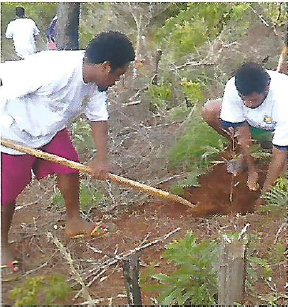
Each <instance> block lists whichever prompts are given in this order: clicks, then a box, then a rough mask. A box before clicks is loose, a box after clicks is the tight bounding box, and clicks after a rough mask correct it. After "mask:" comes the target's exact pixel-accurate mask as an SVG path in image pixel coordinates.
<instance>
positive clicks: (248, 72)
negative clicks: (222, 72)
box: [202, 63, 288, 205]
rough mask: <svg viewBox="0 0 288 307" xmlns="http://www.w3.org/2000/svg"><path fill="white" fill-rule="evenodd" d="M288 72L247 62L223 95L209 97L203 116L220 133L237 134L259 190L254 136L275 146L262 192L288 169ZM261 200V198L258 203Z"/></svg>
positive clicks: (252, 184)
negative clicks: (213, 97) (214, 98)
mask: <svg viewBox="0 0 288 307" xmlns="http://www.w3.org/2000/svg"><path fill="white" fill-rule="evenodd" d="M287 89H288V76H287V75H284V74H281V73H278V72H275V71H271V70H266V69H264V68H262V67H261V66H259V65H258V64H256V63H245V64H243V65H242V66H241V67H240V68H239V69H238V70H237V71H236V74H235V77H233V78H231V79H230V80H229V81H228V82H227V84H226V87H225V91H224V96H223V99H218V100H214V101H208V102H207V103H206V104H205V105H204V107H203V111H202V116H203V119H204V120H205V121H206V122H207V123H208V125H210V126H211V127H212V128H213V129H214V130H215V131H217V132H218V133H219V134H221V135H223V136H225V137H226V138H228V139H230V140H231V139H233V138H234V137H235V138H236V140H237V141H238V144H239V146H240V149H241V151H242V154H243V155H242V157H243V161H244V162H246V163H247V166H248V180H247V185H248V187H249V189H250V190H254V191H255V190H257V189H258V188H259V185H258V170H257V168H256V166H255V161H254V160H253V158H252V157H251V154H250V148H251V145H252V139H256V140H257V139H258V141H260V142H261V144H262V145H263V146H266V147H267V145H269V140H270V143H271V147H272V159H271V162H270V166H269V169H268V173H267V176H266V180H265V182H264V185H263V188H262V191H261V196H262V195H264V194H265V193H266V192H268V191H269V190H270V188H271V186H272V185H273V183H274V182H275V180H276V179H277V178H278V177H279V176H280V175H281V174H282V172H283V170H285V169H287V148H288V103H287V100H288V94H287V93H288V91H287ZM259 204H261V200H260V199H259V200H258V201H257V204H256V205H259Z"/></svg>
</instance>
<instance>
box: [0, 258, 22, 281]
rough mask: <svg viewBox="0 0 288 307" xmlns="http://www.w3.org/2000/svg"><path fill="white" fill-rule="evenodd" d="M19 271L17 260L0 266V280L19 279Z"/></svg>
mask: <svg viewBox="0 0 288 307" xmlns="http://www.w3.org/2000/svg"><path fill="white" fill-rule="evenodd" d="M20 275H21V271H20V267H19V263H18V261H17V260H14V261H11V262H8V263H6V264H3V265H1V280H2V281H12V280H16V279H18V278H19V277H20Z"/></svg>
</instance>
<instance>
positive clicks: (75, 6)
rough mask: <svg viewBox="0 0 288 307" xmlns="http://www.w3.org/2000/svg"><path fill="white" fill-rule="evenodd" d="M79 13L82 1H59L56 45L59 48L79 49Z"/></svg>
mask: <svg viewBox="0 0 288 307" xmlns="http://www.w3.org/2000/svg"><path fill="white" fill-rule="evenodd" d="M79 15H80V3H78V2H76V3H75V2H70V3H69V2H60V3H58V8H57V28H56V45H57V49H58V50H78V49H79V33H78V30H79Z"/></svg>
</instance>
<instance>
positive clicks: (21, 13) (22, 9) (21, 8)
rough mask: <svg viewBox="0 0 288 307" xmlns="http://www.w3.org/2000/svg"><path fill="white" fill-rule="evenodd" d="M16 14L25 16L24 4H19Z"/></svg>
mask: <svg viewBox="0 0 288 307" xmlns="http://www.w3.org/2000/svg"><path fill="white" fill-rule="evenodd" d="M15 13H16V16H18V17H20V18H21V17H23V16H24V15H25V9H24V7H22V6H17V7H16V9H15Z"/></svg>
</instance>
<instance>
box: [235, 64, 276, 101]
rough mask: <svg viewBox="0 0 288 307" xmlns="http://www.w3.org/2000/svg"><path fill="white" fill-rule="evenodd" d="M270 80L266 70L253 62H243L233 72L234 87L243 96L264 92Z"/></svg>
mask: <svg viewBox="0 0 288 307" xmlns="http://www.w3.org/2000/svg"><path fill="white" fill-rule="evenodd" d="M270 80H271V78H270V76H269V74H268V72H267V71H266V70H265V69H264V68H263V67H261V66H260V65H259V64H257V63H254V62H249V63H244V64H243V65H242V66H241V67H240V68H239V69H238V70H237V71H236V74H235V86H236V89H237V91H238V92H239V93H240V94H241V95H243V96H248V95H250V94H252V93H254V92H256V93H258V94H262V93H264V92H265V90H266V88H267V85H268V84H269V82H270Z"/></svg>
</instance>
